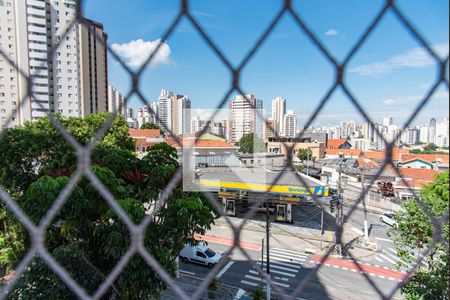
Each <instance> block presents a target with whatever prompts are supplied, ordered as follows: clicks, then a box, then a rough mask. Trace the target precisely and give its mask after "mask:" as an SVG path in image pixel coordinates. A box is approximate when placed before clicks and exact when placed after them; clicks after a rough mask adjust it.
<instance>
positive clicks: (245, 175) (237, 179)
mask: <svg viewBox="0 0 450 300" xmlns="http://www.w3.org/2000/svg"><path fill="white" fill-rule="evenodd" d="M280 173H281V174H280ZM294 173H295V171H284V172H276V171H268V170H264V169H262V170H261V169H253V170H249V169H247V168H241V169H236V168H233V170H230V169H226V168H205V169H202V170H201V171H200V172H199V176H198V184H199V185H200V186H201V187H202V189H205V190H208V191H211V192H215V193H216V194H217V198H218V200H219V201H220V202H221V203H222V204H223V206H224V213H225V214H226V215H228V216H237V215H238V214H239V213H245V212H246V211H248V209H249V208H250V207H251V205H253V204H254V203H255V202H257V201H260V202H262V203H261V205H260V207H261V208H262V207H265V205H268V206H269V207H268V209H270V210H271V211H273V212H274V213H275V221H276V222H284V223H293V222H294V220H293V215H292V205H295V204H301V203H302V202H307V201H308V199H312V195H315V196H316V197H320V198H322V197H328V195H329V189H328V187H327V186H326V184H325V183H323V182H321V181H320V180H317V179H315V178H312V177H309V176H307V175H304V174H301V173H297V174H298V176H300V177H301V178H302V179H303V181H304V183H302V181H300V180H299V178H298V176H297V174H294ZM272 183H274V184H273V185H272ZM305 184H306V186H305ZM262 197H263V200H264V201H262V200H261V199H262Z"/></svg>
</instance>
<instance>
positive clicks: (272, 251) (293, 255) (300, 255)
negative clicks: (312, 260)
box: [270, 249, 308, 259]
mask: <svg viewBox="0 0 450 300" xmlns="http://www.w3.org/2000/svg"><path fill="white" fill-rule="evenodd" d="M272 253H276V254H280V255H286V256H287V257H298V258H302V259H303V258H307V257H308V256H307V255H302V254H292V253H285V252H283V251H280V250H275V249H270V254H271V255H272Z"/></svg>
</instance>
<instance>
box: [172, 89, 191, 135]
mask: <svg viewBox="0 0 450 300" xmlns="http://www.w3.org/2000/svg"><path fill="white" fill-rule="evenodd" d="M171 100H172V104H171V107H172V111H171V112H170V113H171V115H172V117H171V129H172V132H173V134H175V135H180V134H183V133H186V134H188V133H190V132H191V100H190V99H189V97H188V96H184V95H175V96H172V98H171Z"/></svg>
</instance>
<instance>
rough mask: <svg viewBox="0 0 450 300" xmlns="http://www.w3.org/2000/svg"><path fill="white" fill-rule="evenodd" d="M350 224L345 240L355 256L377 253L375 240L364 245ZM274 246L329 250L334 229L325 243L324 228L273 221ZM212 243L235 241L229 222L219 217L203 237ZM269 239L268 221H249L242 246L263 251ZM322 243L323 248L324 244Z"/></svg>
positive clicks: (238, 222) (316, 251) (313, 251)
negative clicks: (322, 234)
mask: <svg viewBox="0 0 450 300" xmlns="http://www.w3.org/2000/svg"><path fill="white" fill-rule="evenodd" d="M229 220H230V222H231V223H232V224H233V225H234V226H236V227H238V226H240V225H241V224H242V222H243V219H238V218H229ZM353 228H354V226H353V225H351V224H350V223H346V224H344V232H343V237H342V239H343V243H344V244H350V245H351V247H349V249H347V250H348V251H349V252H350V253H351V254H352V256H353V257H354V258H356V259H359V258H367V257H370V256H372V255H375V254H376V251H377V249H378V246H377V244H376V243H375V242H373V241H369V244H368V245H363V244H362V241H364V240H363V238H362V237H361V234H360V233H358V232H355V231H354V230H353ZM270 236H271V239H270V245H271V247H278V248H283V249H287V250H293V251H302V252H306V253H311V254H319V253H321V254H323V253H326V251H327V250H328V246H329V245H331V244H332V243H334V239H335V233H334V231H325V233H324V236H323V241H322V242H321V234H320V230H317V229H311V228H305V227H298V226H294V225H291V224H282V223H271V224H270ZM199 238H202V239H204V240H206V241H209V242H212V243H218V244H223V245H228V246H231V245H233V242H234V236H233V230H232V228H231V227H230V225H229V224H228V222H227V221H226V220H225V219H223V218H220V219H217V220H216V225H215V226H213V227H212V228H211V230H209V231H207V233H206V235H205V236H203V237H200V236H199ZM263 239H264V240H265V239H266V223H265V222H261V221H256V220H248V221H247V222H246V223H245V225H244V227H243V229H242V231H241V236H240V245H241V247H242V248H243V249H245V250H253V251H261V246H262V240H263ZM321 246H322V247H321Z"/></svg>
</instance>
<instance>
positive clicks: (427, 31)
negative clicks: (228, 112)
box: [84, 0, 449, 125]
mask: <svg viewBox="0 0 450 300" xmlns="http://www.w3.org/2000/svg"><path fill="white" fill-rule="evenodd" d="M85 2H86V3H85V7H84V11H85V16H86V17H89V18H92V19H94V20H96V21H99V22H101V23H103V24H104V27H105V31H107V33H108V35H109V44H110V45H112V47H113V48H114V49H115V50H116V51H117V52H118V53H119V54H120V55H121V56H122V57H123V58H124V60H125V61H127V62H128V63H129V65H131V66H134V67H136V66H137V65H139V64H140V63H141V62H142V61H143V58H144V57H146V55H148V53H149V52H151V51H152V49H154V47H155V45H156V44H157V40H158V39H159V38H161V37H162V35H163V33H164V32H165V30H166V28H167V27H168V26H169V24H170V23H171V21H172V20H173V19H174V17H175V16H176V13H177V11H178V7H179V3H178V2H179V1H175V0H164V1H148V0H133V1H128V2H127V3H126V4H124V3H125V2H123V1H119V0H87V1H85ZM281 2H282V1H277V0H227V1H223V0H192V1H191V11H192V13H193V15H194V17H195V18H196V19H197V20H198V22H199V23H200V24H201V25H202V27H203V28H204V29H205V30H206V32H207V33H208V34H209V35H210V36H211V37H212V39H213V41H214V42H216V44H217V45H218V46H219V48H220V49H221V50H222V51H223V52H224V53H225V56H226V57H227V58H228V59H229V60H230V61H231V63H232V64H233V65H234V66H236V65H238V64H239V63H240V62H241V61H242V59H243V57H244V56H245V55H246V53H247V52H248V51H249V49H251V47H252V46H253V44H254V43H255V41H256V40H257V38H258V37H259V35H260V34H261V33H262V32H263V30H264V29H265V28H266V27H267V26H268V24H269V23H270V20H272V18H273V17H274V16H275V14H276V13H277V12H278V10H279V8H280V6H281ZM293 2H294V5H295V8H296V10H297V11H298V12H299V14H300V15H301V16H302V18H304V21H305V22H306V23H307V24H308V26H309V27H310V28H311V29H312V31H313V32H314V33H315V34H316V36H317V37H318V38H320V40H321V41H322V42H323V44H324V45H325V46H326V47H327V48H328V49H329V51H330V52H331V53H332V54H333V56H334V57H336V58H337V59H338V60H342V59H343V58H344V57H345V55H346V54H347V53H348V51H349V50H350V49H351V47H352V45H353V44H354V43H355V41H356V40H357V39H358V37H359V36H360V35H361V33H362V32H363V31H364V30H365V28H367V26H368V24H369V22H370V20H372V19H373V18H374V16H375V15H376V13H377V12H378V11H379V10H380V8H381V6H382V1H360V0H353V1H350V0H344V1H312V0H310V1H293ZM398 3H399V5H400V7H401V9H402V10H403V11H404V13H405V14H406V15H407V16H408V17H409V19H411V20H413V23H414V24H415V25H416V27H417V28H419V29H420V32H421V33H423V35H424V36H425V37H426V38H427V40H428V41H429V42H430V44H432V45H433V47H434V49H436V51H438V52H439V53H440V54H441V55H443V56H445V55H448V34H449V32H448V27H449V15H448V10H449V7H448V5H449V4H448V1H446V0H435V1H426V0H421V1H419V0H405V1H399V2H398ZM155 58H156V59H155V62H154V63H153V64H151V65H148V66H147V67H146V69H145V72H144V74H143V77H142V78H141V83H140V86H141V90H142V92H143V94H144V95H145V96H146V97H147V99H149V101H153V100H155V99H156V98H157V97H158V95H159V91H160V90H161V89H162V88H165V89H170V90H172V91H174V92H175V93H180V94H187V95H189V96H190V98H191V101H192V105H193V107H194V108H213V107H215V106H216V105H217V103H218V102H219V101H220V100H221V99H222V98H223V96H224V95H225V92H226V91H227V90H228V89H229V87H230V81H231V77H230V74H229V72H228V70H227V69H226V68H225V67H224V66H223V64H222V63H221V62H220V61H219V60H218V58H217V57H216V56H215V55H214V54H213V53H212V51H211V50H210V49H209V48H208V46H207V45H206V44H205V42H204V41H202V39H201V38H200V36H199V34H198V33H197V32H196V31H195V30H194V28H193V26H192V25H191V24H190V23H189V22H188V21H187V20H186V19H184V20H183V21H182V22H181V23H180V24H179V26H178V27H177V29H176V30H175V32H174V34H173V35H172V36H171V37H170V38H169V40H168V41H166V44H164V46H163V47H162V48H161V50H160V51H159V53H158V55H157V56H156V57H155ZM436 70H437V69H436V65H435V64H434V63H433V61H432V60H431V59H430V57H429V56H428V55H427V54H426V53H425V52H424V51H423V49H422V48H421V47H420V46H419V45H418V44H417V42H416V41H415V40H414V39H413V38H411V36H410V34H409V33H408V32H407V31H406V30H405V29H404V28H403V27H402V26H401V24H400V23H399V21H397V19H396V18H395V17H394V15H393V14H392V13H388V14H387V15H386V16H385V17H384V19H383V20H382V22H381V24H380V26H378V28H377V29H376V30H375V31H374V32H373V34H372V35H371V36H370V37H369V39H368V40H367V42H366V43H365V44H364V46H363V47H362V48H361V49H360V51H359V52H358V53H357V54H356V55H355V57H354V58H353V59H352V60H351V62H350V64H349V66H348V73H347V77H346V81H347V82H348V83H349V87H350V89H351V91H352V92H353V94H354V95H355V96H356V97H357V98H358V99H359V100H360V102H361V104H362V105H363V106H364V107H365V108H366V110H367V112H368V113H369V115H370V116H371V117H372V118H373V119H374V120H375V121H381V120H382V118H383V117H384V116H386V115H391V116H393V117H394V121H395V122H396V123H400V122H402V121H404V120H405V118H406V117H407V116H408V115H409V114H410V112H411V111H412V109H413V107H415V106H416V105H417V104H418V102H419V100H420V98H421V97H423V95H424V94H425V93H426V91H427V89H428V88H429V86H430V84H431V83H432V82H433V80H434V78H435V76H436ZM109 81H110V83H111V84H112V85H114V86H116V87H117V88H118V89H119V90H121V91H122V92H123V93H124V94H126V93H127V92H128V91H129V89H130V79H129V76H128V75H127V73H125V72H124V71H123V69H122V68H121V67H120V66H119V64H118V63H117V62H116V61H114V59H113V58H112V56H111V55H110V56H109ZM333 81H334V73H333V69H332V67H331V65H330V64H329V63H328V61H327V60H326V59H325V58H324V57H323V55H321V54H320V52H318V51H317V49H316V48H315V47H314V46H313V45H312V44H311V42H310V41H309V40H308V39H307V38H306V36H305V35H304V34H303V33H302V32H301V30H300V29H299V28H298V27H297V26H296V25H295V23H294V22H293V19H292V18H291V16H289V15H285V16H284V17H283V18H282V20H281V22H280V23H279V24H278V26H277V27H276V28H275V30H274V31H273V34H272V35H271V36H270V38H269V39H268V40H267V41H266V42H265V43H264V44H263V46H262V47H261V49H260V50H259V51H258V52H257V53H256V55H255V56H254V57H253V59H252V60H251V61H250V62H249V64H248V65H247V66H246V68H245V69H244V71H243V73H242V75H241V87H242V89H243V90H244V91H245V92H248V93H253V94H255V95H256V96H257V97H258V98H260V99H263V100H264V101H265V103H264V105H265V109H266V110H270V103H271V100H272V99H273V98H274V97H276V96H282V97H284V98H286V99H287V106H288V108H289V109H293V110H294V111H295V112H296V113H297V115H298V119H299V123H300V124H302V123H304V122H305V120H306V118H307V117H308V116H309V114H310V113H311V112H312V111H313V109H314V108H315V107H316V106H317V104H318V102H319V100H320V98H321V97H322V96H323V95H324V94H325V91H326V89H327V88H329V87H330V86H331V84H332V83H333ZM129 105H130V106H131V107H134V108H137V107H140V106H142V103H140V102H139V101H138V100H137V99H133V98H132V99H130V103H129ZM447 116H448V90H447V89H446V88H444V87H441V88H440V89H439V90H438V92H437V94H436V96H435V97H434V98H433V99H432V101H431V103H430V104H429V105H428V106H427V107H426V109H425V110H424V111H423V112H422V113H421V114H420V115H419V116H418V118H417V122H416V123H421V122H426V121H427V120H429V119H430V118H431V117H436V118H437V119H438V120H439V121H440V120H441V119H443V118H444V117H447ZM347 119H355V120H357V119H359V115H358V114H357V113H356V110H355V108H353V106H352V105H351V104H350V102H349V101H348V100H347V99H346V98H345V97H344V96H343V93H342V92H340V91H338V92H337V93H335V94H334V96H333V97H332V98H331V100H330V102H329V103H328V104H327V105H326V107H325V109H324V110H323V112H322V113H321V114H320V115H319V116H318V118H317V122H316V124H321V125H327V124H332V123H338V122H339V121H341V120H347Z"/></svg>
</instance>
